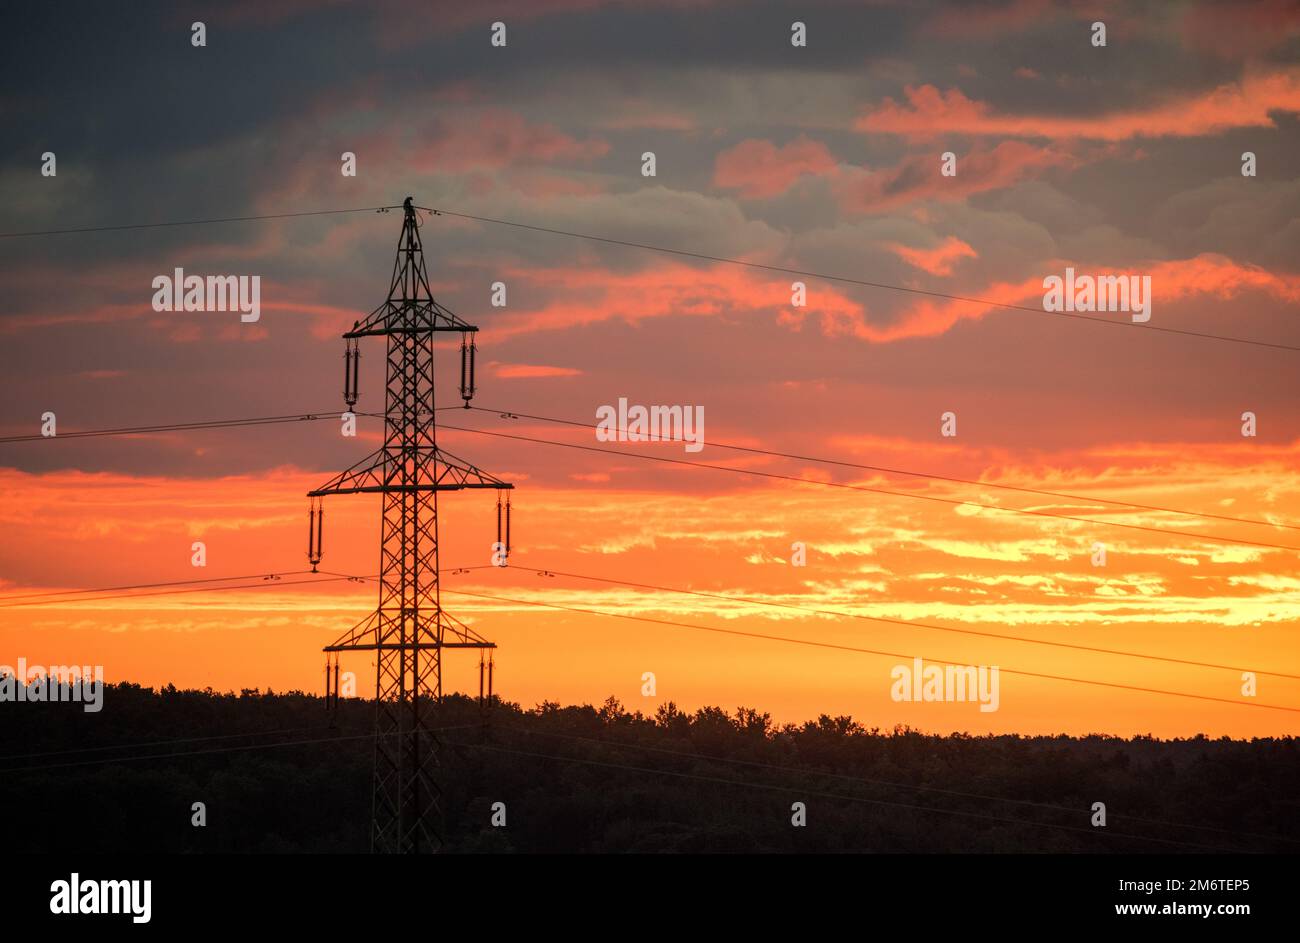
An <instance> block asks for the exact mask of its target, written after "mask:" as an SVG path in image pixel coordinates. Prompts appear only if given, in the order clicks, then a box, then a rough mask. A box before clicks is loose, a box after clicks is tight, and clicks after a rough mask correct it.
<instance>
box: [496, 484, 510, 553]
mask: <svg viewBox="0 0 1300 943" xmlns="http://www.w3.org/2000/svg"><path fill="white" fill-rule="evenodd" d="M503 511H504V514H503V513H502V512H503ZM502 525H504V527H505V529H504V531H503V530H502ZM497 545H498V546H500V547H501V548H502V551H503V553H502V559H503V560H509V559H510V492H508V491H507V492H506V501H505V504H504V505H502V503H501V492H500V491H498V492H497ZM503 565H504V564H503Z"/></svg>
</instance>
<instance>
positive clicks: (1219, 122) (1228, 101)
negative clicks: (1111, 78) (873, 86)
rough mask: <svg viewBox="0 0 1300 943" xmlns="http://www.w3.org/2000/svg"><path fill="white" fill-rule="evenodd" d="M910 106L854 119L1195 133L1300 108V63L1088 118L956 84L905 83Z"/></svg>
mask: <svg viewBox="0 0 1300 943" xmlns="http://www.w3.org/2000/svg"><path fill="white" fill-rule="evenodd" d="M904 94H905V95H906V97H907V104H900V103H899V102H897V101H895V100H894V99H892V98H886V99H885V100H884V102H883V103H881V104H880V105H879V106H878V107H876V108H874V109H872V110H870V111H868V112H866V113H865V114H863V115H862V116H861V117H860V118H859V119H858V120H857V122H856V127H857V128H858V130H860V131H874V132H881V133H886V134H900V135H904V136H906V137H908V138H912V139H914V140H928V139H931V138H934V137H937V136H939V135H943V134H977V135H1004V136H1011V137H1042V138H1050V139H1053V140H1059V139H1069V138H1092V139H1097V140H1103V141H1121V140H1128V139H1129V138H1136V137H1200V136H1202V135H1208V134H1218V133H1220V132H1223V131H1227V130H1229V129H1232V128H1250V127H1263V128H1273V127H1276V124H1275V123H1274V121H1273V119H1272V117H1271V116H1270V112H1273V111H1289V112H1296V111H1300V69H1294V68H1292V69H1287V70H1280V71H1274V72H1269V73H1255V74H1251V75H1247V76H1245V77H1244V78H1242V79H1241V80H1240V81H1238V82H1230V83H1228V84H1225V85H1220V86H1219V87H1218V88H1215V89H1212V90H1210V91H1208V92H1198V93H1195V94H1193V95H1190V96H1184V97H1182V98H1178V99H1174V100H1170V101H1166V102H1163V103H1161V104H1158V105H1154V106H1150V107H1146V108H1130V109H1126V110H1120V111H1112V112H1110V113H1107V114H1101V115H1089V116H1085V117H1058V116H1054V115H1013V114H1002V113H999V112H996V111H994V109H993V108H992V107H991V106H990V105H989V104H988V103H986V102H981V101H973V100H972V99H969V98H967V97H966V96H965V95H964V94H962V92H961V90H960V89H956V88H950V89H949V90H948V91H947V92H941V91H939V89H937V88H935V87H934V86H933V85H922V86H919V87H918V86H911V85H909V86H907V88H906V89H905V90H904Z"/></svg>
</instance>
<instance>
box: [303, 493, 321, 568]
mask: <svg viewBox="0 0 1300 943" xmlns="http://www.w3.org/2000/svg"><path fill="white" fill-rule="evenodd" d="M324 530H325V502H324V501H323V500H322V499H320V498H312V499H311V506H310V508H309V510H308V512H307V562H308V563H310V564H311V571H312V572H313V573H315V572H316V565H317V564H318V563H320V557H321V532H322V531H324Z"/></svg>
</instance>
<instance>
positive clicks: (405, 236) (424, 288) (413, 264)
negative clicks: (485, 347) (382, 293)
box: [343, 196, 478, 338]
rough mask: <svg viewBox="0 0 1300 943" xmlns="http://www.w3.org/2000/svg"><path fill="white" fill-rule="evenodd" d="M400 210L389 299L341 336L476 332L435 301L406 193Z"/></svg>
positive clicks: (415, 221)
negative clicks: (401, 214)
mask: <svg viewBox="0 0 1300 943" xmlns="http://www.w3.org/2000/svg"><path fill="white" fill-rule="evenodd" d="M403 209H404V210H405V214H406V215H405V218H404V220H403V222H402V235H401V237H400V238H399V239H398V242H397V259H396V260H395V261H394V263H393V280H392V284H391V285H390V286H389V289H388V298H387V299H386V300H385V301H384V303H383V304H381V305H380V306H379V307H378V308H376V309H375V310H374V311H372V312H370V314H368V315H366V317H365V319H364V320H361V321H358V322H357V323H356V324H354V325H353V326H352V330H350V331H348V332H347V333H346V334H344V335H343V336H344V337H345V338H353V337H371V336H374V335H384V334H423V333H426V332H428V331H461V332H464V333H472V332H475V331H477V330H478V328H477V327H475V326H474V325H472V324H469V323H467V322H466V321H463V320H462V319H460V318H459V317H457V316H456V315H455V314H453V313H452V312H450V311H448V310H447V309H446V308H444V307H443V306H442V305H440V304H438V302H437V301H435V300H434V298H433V292H432V291H431V290H430V288H429V274H428V272H427V271H426V270H425V267H424V244H423V242H422V241H421V240H420V224H419V220H418V219H417V217H416V209H415V207H414V206H413V205H412V202H411V198H410V197H409V196H408V197H407V198H406V202H405V203H404V204H403Z"/></svg>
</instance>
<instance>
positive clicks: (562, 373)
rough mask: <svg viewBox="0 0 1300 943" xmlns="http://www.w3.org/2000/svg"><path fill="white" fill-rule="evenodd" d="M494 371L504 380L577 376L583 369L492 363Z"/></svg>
mask: <svg viewBox="0 0 1300 943" xmlns="http://www.w3.org/2000/svg"><path fill="white" fill-rule="evenodd" d="M491 366H492V372H493V373H494V374H495V375H496V376H498V377H500V378H501V379H503V380H521V379H536V378H539V377H577V376H581V375H582V371H581V370H574V369H572V368H570V367H547V366H543V365H541V364H528V363H502V364H495V363H494V364H492V365H491Z"/></svg>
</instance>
